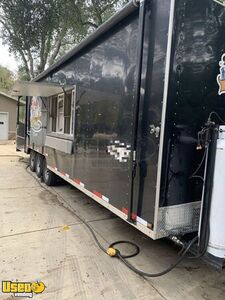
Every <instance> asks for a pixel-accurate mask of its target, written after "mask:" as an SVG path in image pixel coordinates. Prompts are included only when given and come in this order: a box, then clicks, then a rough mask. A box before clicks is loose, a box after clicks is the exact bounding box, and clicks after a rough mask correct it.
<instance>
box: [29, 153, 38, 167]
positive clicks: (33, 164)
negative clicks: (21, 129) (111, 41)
mask: <svg viewBox="0 0 225 300" xmlns="http://www.w3.org/2000/svg"><path fill="white" fill-rule="evenodd" d="M36 158H37V155H36V152H35V151H33V150H31V152H30V170H31V171H32V172H35V171H36Z"/></svg>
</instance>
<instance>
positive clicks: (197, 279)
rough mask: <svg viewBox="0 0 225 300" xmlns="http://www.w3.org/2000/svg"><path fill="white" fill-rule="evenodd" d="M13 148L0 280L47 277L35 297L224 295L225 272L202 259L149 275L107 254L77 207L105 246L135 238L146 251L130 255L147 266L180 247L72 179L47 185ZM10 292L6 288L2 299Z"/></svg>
mask: <svg viewBox="0 0 225 300" xmlns="http://www.w3.org/2000/svg"><path fill="white" fill-rule="evenodd" d="M14 148H15V145H13V144H11V145H0V204H1V206H0V207H1V208H0V265H1V270H0V272H1V276H0V278H1V280H5V281H7V280H8V281H16V280H18V281H19V282H35V281H37V280H38V281H42V282H44V283H45V285H46V290H45V291H44V292H43V293H42V294H39V295H34V298H35V299H49V300H61V299H63V300H69V299H71V300H72V299H91V300H92V299H93V300H95V299H155V300H157V299H159V300H160V299H182V300H183V299H196V300H197V299H198V300H199V299H212V300H215V299H225V272H222V273H221V272H218V271H216V270H214V269H212V268H211V267H208V266H207V265H206V264H205V263H203V262H201V261H200V260H196V261H192V260H188V259H186V260H185V261H184V262H183V263H182V264H181V265H180V266H179V267H177V268H176V269H175V270H174V271H172V272H171V273H170V274H168V275H166V276H164V277H161V278H155V279H144V278H142V277H140V276H138V275H136V274H134V273H132V272H131V271H130V270H129V269H127V268H126V267H125V266H124V265H123V264H122V263H121V262H120V261H118V260H117V259H112V258H110V257H108V256H107V255H105V254H104V253H103V252H102V251H101V250H100V249H99V248H98V247H97V246H96V244H95V242H94V240H93V238H92V236H91V234H90V233H89V231H88V230H87V228H86V227H85V226H84V225H83V224H82V223H81V222H80V221H79V219H77V218H76V216H75V215H74V213H73V210H75V211H76V212H77V213H78V214H79V215H81V216H82V217H84V218H85V219H86V221H88V222H89V223H90V224H91V226H92V227H93V228H94V230H95V232H96V234H97V235H98V237H99V238H100V240H101V242H102V243H103V244H104V245H105V247H107V246H108V245H109V244H110V243H111V242H113V241H117V240H130V241H135V242H136V243H137V244H138V245H139V246H140V248H141V253H140V254H139V256H137V257H136V258H133V259H131V260H130V261H131V262H132V263H133V264H134V265H135V266H137V267H138V268H141V269H144V270H145V271H149V272H158V271H161V270H164V269H165V268H167V267H168V266H169V265H170V264H172V263H173V262H174V261H175V260H176V259H177V252H178V250H179V249H177V248H176V247H175V246H173V245H172V244H171V243H169V242H168V241H166V240H160V241H156V242H155V241H152V240H151V239H149V238H148V237H146V236H144V235H143V234H141V233H140V232H138V231H137V230H136V229H134V228H132V227H131V226H129V225H128V224H126V223H125V222H124V221H122V220H120V219H118V218H116V217H115V216H113V215H112V214H111V213H110V212H109V211H107V210H106V209H104V208H102V207H101V206H99V205H98V204H97V203H95V202H94V201H93V200H91V199H89V198H88V197H86V196H85V195H83V194H82V193H80V192H79V191H77V190H76V189H74V188H73V187H71V186H69V185H61V186H58V187H56V188H54V189H49V191H48V190H45V189H43V188H42V187H41V186H40V185H39V183H38V182H37V181H36V180H35V179H34V178H33V177H32V175H34V174H33V173H32V174H31V173H30V172H27V171H26V169H25V167H26V164H25V163H24V162H23V161H20V157H19V155H22V154H18V153H16V152H15V150H14ZM65 225H67V226H65ZM0 286H1V283H0ZM11 295H12V294H10V293H9V294H3V293H2V292H0V299H12V296H11ZM17 299H19V298H17ZM20 299H28V298H25V297H23V298H20Z"/></svg>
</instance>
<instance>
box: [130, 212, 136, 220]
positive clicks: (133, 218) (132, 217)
mask: <svg viewBox="0 0 225 300" xmlns="http://www.w3.org/2000/svg"><path fill="white" fill-rule="evenodd" d="M131 219H132V220H134V221H136V220H137V214H136V213H132V215H131Z"/></svg>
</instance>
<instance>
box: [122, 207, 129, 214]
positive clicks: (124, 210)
mask: <svg viewBox="0 0 225 300" xmlns="http://www.w3.org/2000/svg"><path fill="white" fill-rule="evenodd" d="M122 212H123V213H124V214H126V215H128V208H125V207H123V208H122Z"/></svg>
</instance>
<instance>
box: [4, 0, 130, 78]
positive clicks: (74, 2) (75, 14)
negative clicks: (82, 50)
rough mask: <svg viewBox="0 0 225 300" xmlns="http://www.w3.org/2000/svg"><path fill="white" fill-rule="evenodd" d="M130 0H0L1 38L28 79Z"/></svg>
mask: <svg viewBox="0 0 225 300" xmlns="http://www.w3.org/2000/svg"><path fill="white" fill-rule="evenodd" d="M126 2H128V0H67V1H65V0H0V23H1V25H2V30H1V32H0V37H1V38H2V39H3V41H4V42H5V43H6V44H7V45H8V46H9V49H10V51H11V52H12V53H14V54H15V56H16V57H17V58H18V59H19V60H20V61H21V66H20V69H19V74H20V75H22V76H23V77H26V78H27V79H32V78H34V77H35V76H36V75H37V74H39V73H40V72H42V71H44V69H45V68H46V67H47V66H49V65H51V64H53V63H54V62H55V61H56V59H57V58H58V57H60V56H61V55H63V54H64V53H65V51H67V50H69V49H70V48H71V47H72V46H74V45H75V44H77V43H78V42H80V40H81V39H83V38H84V37H85V36H86V35H87V34H89V33H90V32H92V31H93V30H95V29H97V28H98V27H99V26H100V25H101V24H102V23H103V22H104V21H105V20H106V19H107V18H109V17H110V16H111V15H112V14H113V13H114V12H115V11H116V10H118V9H119V8H120V7H121V6H122V5H124V4H125V3H126Z"/></svg>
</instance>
